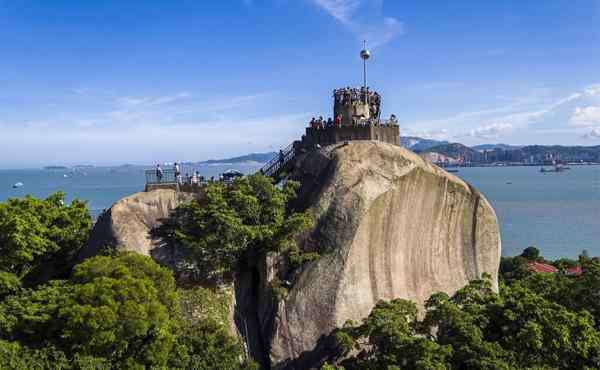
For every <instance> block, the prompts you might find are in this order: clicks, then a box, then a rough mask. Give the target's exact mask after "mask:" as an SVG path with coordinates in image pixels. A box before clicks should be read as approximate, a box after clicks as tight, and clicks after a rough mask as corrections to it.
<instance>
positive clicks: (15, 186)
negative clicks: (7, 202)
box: [12, 182, 24, 189]
mask: <svg viewBox="0 0 600 370" xmlns="http://www.w3.org/2000/svg"><path fill="white" fill-rule="evenodd" d="M23 185H24V184H23V183H22V182H17V183H15V184H13V186H12V187H13V189H18V188H21V187H23Z"/></svg>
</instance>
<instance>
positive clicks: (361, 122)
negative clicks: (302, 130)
mask: <svg viewBox="0 0 600 370" xmlns="http://www.w3.org/2000/svg"><path fill="white" fill-rule="evenodd" d="M342 122H343V119H342V115H341V114H338V115H337V116H336V117H335V119H332V118H331V117H329V118H327V119H324V118H323V116H319V118H315V117H313V118H312V119H311V120H310V122H309V123H308V125H309V127H310V128H313V129H317V130H323V129H328V128H330V127H341V126H342ZM397 124H398V119H397V118H396V115H395V114H392V115H390V118H389V119H388V120H386V121H381V120H380V119H379V118H361V117H352V126H355V127H362V126H395V125H397Z"/></svg>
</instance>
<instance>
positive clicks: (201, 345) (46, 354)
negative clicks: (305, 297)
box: [0, 253, 253, 369]
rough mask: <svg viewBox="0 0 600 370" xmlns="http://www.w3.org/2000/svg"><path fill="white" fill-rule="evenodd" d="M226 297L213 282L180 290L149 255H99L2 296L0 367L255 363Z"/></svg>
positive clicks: (229, 366) (232, 365) (185, 366)
mask: <svg viewBox="0 0 600 370" xmlns="http://www.w3.org/2000/svg"><path fill="white" fill-rule="evenodd" d="M179 294H181V298H180V296H179ZM227 303H228V302H227V301H226V297H225V296H223V295H219V294H217V293H215V292H213V291H211V290H208V289H203V288H197V289H193V290H186V291H179V292H178V291H177V290H176V287H175V281H174V279H173V276H172V274H171V273H170V272H169V271H168V270H166V269H165V268H163V267H160V266H158V265H157V264H156V263H155V262H154V261H153V260H152V259H151V258H149V257H145V256H140V255H137V254H132V253H125V254H120V255H118V256H116V257H108V256H101V257H94V258H91V259H89V260H87V261H85V262H83V263H82V264H80V265H78V266H77V267H76V268H75V270H74V272H73V274H72V276H71V277H70V279H69V280H63V281H58V280H57V281H52V282H50V283H48V284H45V285H41V286H39V287H37V288H36V289H25V290H23V291H21V292H19V294H17V295H13V296H10V297H7V298H6V299H5V300H4V301H3V302H2V303H1V304H0V367H2V368H4V367H8V368H17V369H20V368H23V369H25V368H40V369H50V368H57V369H61V368H64V369H71V368H73V369H79V368H81V369H84V368H89V369H92V368H93V369H103V368H106V369H120V368H140V369H142V368H150V367H162V368H165V367H168V368H174V369H176V368H181V369H190V368H197V369H210V368H227V369H237V368H244V369H245V368H252V366H253V364H252V363H248V364H243V365H241V364H240V359H242V358H243V352H242V347H241V345H240V343H239V342H238V341H237V340H236V339H235V338H233V337H232V336H231V335H230V334H229V328H228V312H229V311H228V310H227V308H226V305H227ZM192 307H193V308H194V309H195V310H194V314H192V313H191V310H192ZM221 366H224V367H221Z"/></svg>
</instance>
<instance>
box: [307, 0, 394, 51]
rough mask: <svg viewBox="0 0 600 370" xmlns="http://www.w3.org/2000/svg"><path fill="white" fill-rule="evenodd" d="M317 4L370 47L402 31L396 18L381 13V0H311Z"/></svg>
mask: <svg viewBox="0 0 600 370" xmlns="http://www.w3.org/2000/svg"><path fill="white" fill-rule="evenodd" d="M312 1H313V3H315V4H316V5H317V6H319V7H320V8H322V9H323V10H325V11H326V12H327V13H329V15H331V16H332V17H333V18H335V19H336V20H338V21H339V22H340V23H341V24H343V25H344V26H346V27H347V28H348V29H349V30H350V31H351V32H352V33H354V34H355V35H356V36H357V37H358V39H359V40H367V41H368V42H369V46H370V47H371V48H376V47H378V46H381V45H383V44H386V43H388V42H390V41H391V40H392V39H393V38H394V37H396V36H398V35H401V34H402V33H404V25H403V24H402V22H400V21H399V20H398V19H397V18H394V17H389V16H385V15H384V14H383V0H312Z"/></svg>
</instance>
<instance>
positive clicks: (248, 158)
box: [198, 152, 277, 164]
mask: <svg viewBox="0 0 600 370" xmlns="http://www.w3.org/2000/svg"><path fill="white" fill-rule="evenodd" d="M276 155H277V153H276V152H267V153H250V154H246V155H242V156H239V157H233V158H225V159H209V160H208V161H203V162H198V163H199V164H240V163H248V162H256V163H266V162H268V161H270V160H271V159H272V158H273V157H275V156H276Z"/></svg>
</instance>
